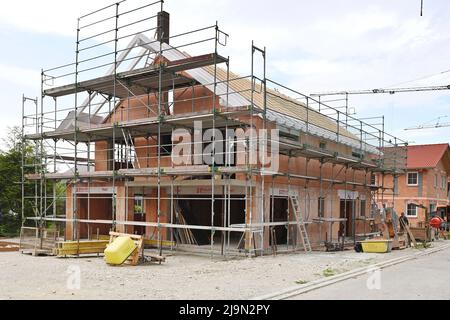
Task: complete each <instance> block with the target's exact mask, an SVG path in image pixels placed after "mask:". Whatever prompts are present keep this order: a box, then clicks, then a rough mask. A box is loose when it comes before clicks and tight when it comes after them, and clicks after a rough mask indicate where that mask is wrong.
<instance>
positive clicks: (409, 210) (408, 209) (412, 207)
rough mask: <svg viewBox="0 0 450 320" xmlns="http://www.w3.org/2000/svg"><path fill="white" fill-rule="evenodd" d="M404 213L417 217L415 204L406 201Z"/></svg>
mask: <svg viewBox="0 0 450 320" xmlns="http://www.w3.org/2000/svg"><path fill="white" fill-rule="evenodd" d="M406 215H407V216H408V217H417V206H416V205H414V204H412V203H408V205H407V207H406Z"/></svg>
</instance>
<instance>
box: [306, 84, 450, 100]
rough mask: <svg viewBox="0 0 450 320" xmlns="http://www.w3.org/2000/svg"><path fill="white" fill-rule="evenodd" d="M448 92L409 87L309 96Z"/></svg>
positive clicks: (432, 88) (447, 87)
mask: <svg viewBox="0 0 450 320" xmlns="http://www.w3.org/2000/svg"><path fill="white" fill-rule="evenodd" d="M441 90H450V85H445V86H430V87H411V88H392V89H371V90H354V91H330V92H322V93H313V94H311V96H315V97H319V96H320V97H323V96H337V95H358V94H360V95H362V94H396V93H403V92H423V91H441Z"/></svg>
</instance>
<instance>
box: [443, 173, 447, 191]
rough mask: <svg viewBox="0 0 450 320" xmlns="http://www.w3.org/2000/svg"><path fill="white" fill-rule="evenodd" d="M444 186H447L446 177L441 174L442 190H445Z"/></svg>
mask: <svg viewBox="0 0 450 320" xmlns="http://www.w3.org/2000/svg"><path fill="white" fill-rule="evenodd" d="M446 187H447V177H446V176H442V190H445V188H446Z"/></svg>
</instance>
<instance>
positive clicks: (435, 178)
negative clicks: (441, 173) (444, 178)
mask: <svg viewBox="0 0 450 320" xmlns="http://www.w3.org/2000/svg"><path fill="white" fill-rule="evenodd" d="M434 187H435V188H437V187H438V175H437V174H435V175H434Z"/></svg>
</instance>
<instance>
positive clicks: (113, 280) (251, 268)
mask: <svg viewBox="0 0 450 320" xmlns="http://www.w3.org/2000/svg"><path fill="white" fill-rule="evenodd" d="M414 250H416V249H406V250H402V251H394V252H392V253H390V254H367V253H356V252H354V251H345V252H339V253H325V252H315V253H312V254H304V253H298V254H289V255H288V254H286V255H278V256H276V257H274V256H266V257H259V258H252V259H249V258H246V259H236V260H229V261H219V260H211V258H207V257H200V256H192V255H188V254H181V253H175V254H174V255H173V256H168V257H167V261H166V262H165V263H163V264H161V265H158V264H145V265H140V266H137V267H130V266H123V267H111V266H108V265H106V264H105V262H104V260H103V259H102V258H101V257H100V258H97V257H89V258H79V259H75V258H55V257H32V256H28V255H22V254H20V253H18V252H4V253H0V270H1V272H0V284H1V286H0V299H2V300H8V299H94V300H96V299H101V300H103V299H120V300H124V299H161V300H178V299H187V300H190V299H207V300H210V299H230V300H240V299H250V298H253V297H255V296H260V295H264V294H268V293H271V292H275V291H278V290H282V289H285V288H289V287H291V286H295V285H296V284H299V283H305V282H308V281H312V280H315V279H318V278H322V277H325V276H326V275H333V274H337V273H341V272H345V271H349V270H351V269H355V268H359V267H363V266H369V265H371V264H374V263H377V262H380V261H383V260H389V259H393V258H396V257H399V256H402V255H408V254H411V253H412V252H413V251H414ZM74 270H79V274H80V280H81V281H80V286H79V289H78V288H77V286H75V288H74V287H73V283H74V282H73V279H74V278H73V277H72V276H73V275H74ZM68 284H69V286H68Z"/></svg>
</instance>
